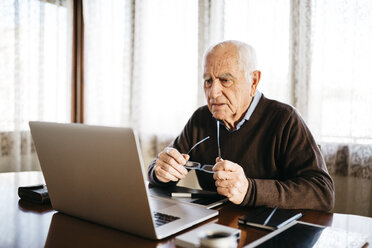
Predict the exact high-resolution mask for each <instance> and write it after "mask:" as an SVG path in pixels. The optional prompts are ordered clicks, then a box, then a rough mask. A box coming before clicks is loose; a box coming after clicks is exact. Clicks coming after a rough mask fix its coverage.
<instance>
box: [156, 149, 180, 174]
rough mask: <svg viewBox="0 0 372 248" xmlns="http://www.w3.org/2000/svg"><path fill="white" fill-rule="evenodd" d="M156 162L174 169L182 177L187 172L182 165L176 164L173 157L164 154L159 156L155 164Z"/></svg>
mask: <svg viewBox="0 0 372 248" xmlns="http://www.w3.org/2000/svg"><path fill="white" fill-rule="evenodd" d="M158 161H159V162H162V163H164V164H168V166H172V167H173V168H174V169H176V170H177V171H178V172H179V173H181V174H183V175H186V174H187V170H186V169H185V167H184V164H179V163H177V161H176V160H175V159H174V158H173V157H171V156H169V155H168V154H167V153H166V152H162V153H161V154H160V155H159V158H158V160H157V162H158ZM185 163H186V162H185ZM163 168H164V167H163Z"/></svg>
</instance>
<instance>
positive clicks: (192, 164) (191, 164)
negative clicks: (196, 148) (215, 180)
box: [185, 161, 214, 173]
mask: <svg viewBox="0 0 372 248" xmlns="http://www.w3.org/2000/svg"><path fill="white" fill-rule="evenodd" d="M213 166H214V165H210V164H204V165H203V166H202V165H201V164H200V163H199V162H194V161H187V163H186V164H185V168H187V169H190V170H201V171H204V172H207V173H214V171H213V170H212V168H213Z"/></svg>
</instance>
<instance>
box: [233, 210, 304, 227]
mask: <svg viewBox="0 0 372 248" xmlns="http://www.w3.org/2000/svg"><path fill="white" fill-rule="evenodd" d="M273 210H274V209H273V208H266V207H259V208H255V209H250V211H249V212H248V213H247V214H246V215H244V216H241V217H239V224H242V225H248V226H254V227H258V228H263V229H268V230H275V229H278V228H281V227H283V226H285V225H287V224H289V223H291V222H292V221H294V220H297V219H299V218H301V217H302V213H300V212H299V211H297V210H293V209H280V208H278V209H276V211H275V212H274V213H273V215H272V216H271V218H270V219H269V221H268V222H267V224H266V225H265V224H264V223H265V221H266V220H267V218H268V217H269V216H270V214H271V213H272V212H273Z"/></svg>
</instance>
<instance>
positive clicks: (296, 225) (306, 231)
mask: <svg viewBox="0 0 372 248" xmlns="http://www.w3.org/2000/svg"><path fill="white" fill-rule="evenodd" d="M368 240H369V236H368V235H365V234H361V233H356V232H350V231H347V230H343V229H339V228H334V227H325V226H321V225H316V224H311V223H306V222H301V221H294V222H292V223H290V224H289V225H287V226H285V227H283V228H280V229H277V230H275V231H273V232H271V233H269V234H267V235H265V236H263V237H262V238H260V239H258V240H256V241H254V242H252V243H250V244H248V245H246V246H244V248H253V247H258V248H272V247H301V248H329V247H333V248H344V247H348V248H361V247H366V246H365V244H366V243H368Z"/></svg>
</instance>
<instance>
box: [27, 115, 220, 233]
mask: <svg viewBox="0 0 372 248" xmlns="http://www.w3.org/2000/svg"><path fill="white" fill-rule="evenodd" d="M29 124H30V129H31V134H32V138H33V141H34V144H35V147H36V151H37V155H38V158H39V161H40V166H41V169H42V172H43V175H44V179H45V182H46V184H47V187H48V193H49V197H50V201H51V204H52V206H53V208H54V209H55V210H57V211H59V212H62V213H65V214H68V215H71V216H75V217H79V218H81V219H84V220H88V221H91V222H94V223H98V224H102V225H105V226H108V227H112V228H115V229H119V230H122V231H125V232H129V233H132V234H136V235H139V236H142V237H146V238H151V239H162V238H165V237H168V236H170V235H172V234H175V233H177V232H179V231H181V230H184V229H186V228H188V227H191V226H193V225H195V224H197V223H200V222H202V221H205V220H207V219H210V218H212V217H214V216H216V215H218V211H217V210H211V209H206V208H204V207H199V206H194V205H190V204H184V203H181V202H175V201H170V200H166V199H159V198H153V197H149V194H148V189H147V185H146V183H145V180H144V178H145V177H146V176H145V175H146V173H145V172H144V169H143V168H144V166H143V161H142V157H141V151H140V147H139V143H138V138H137V136H136V134H135V132H134V131H133V130H132V129H131V128H114V127H101V126H89V125H83V124H58V123H48V122H30V123H29Z"/></svg>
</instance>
